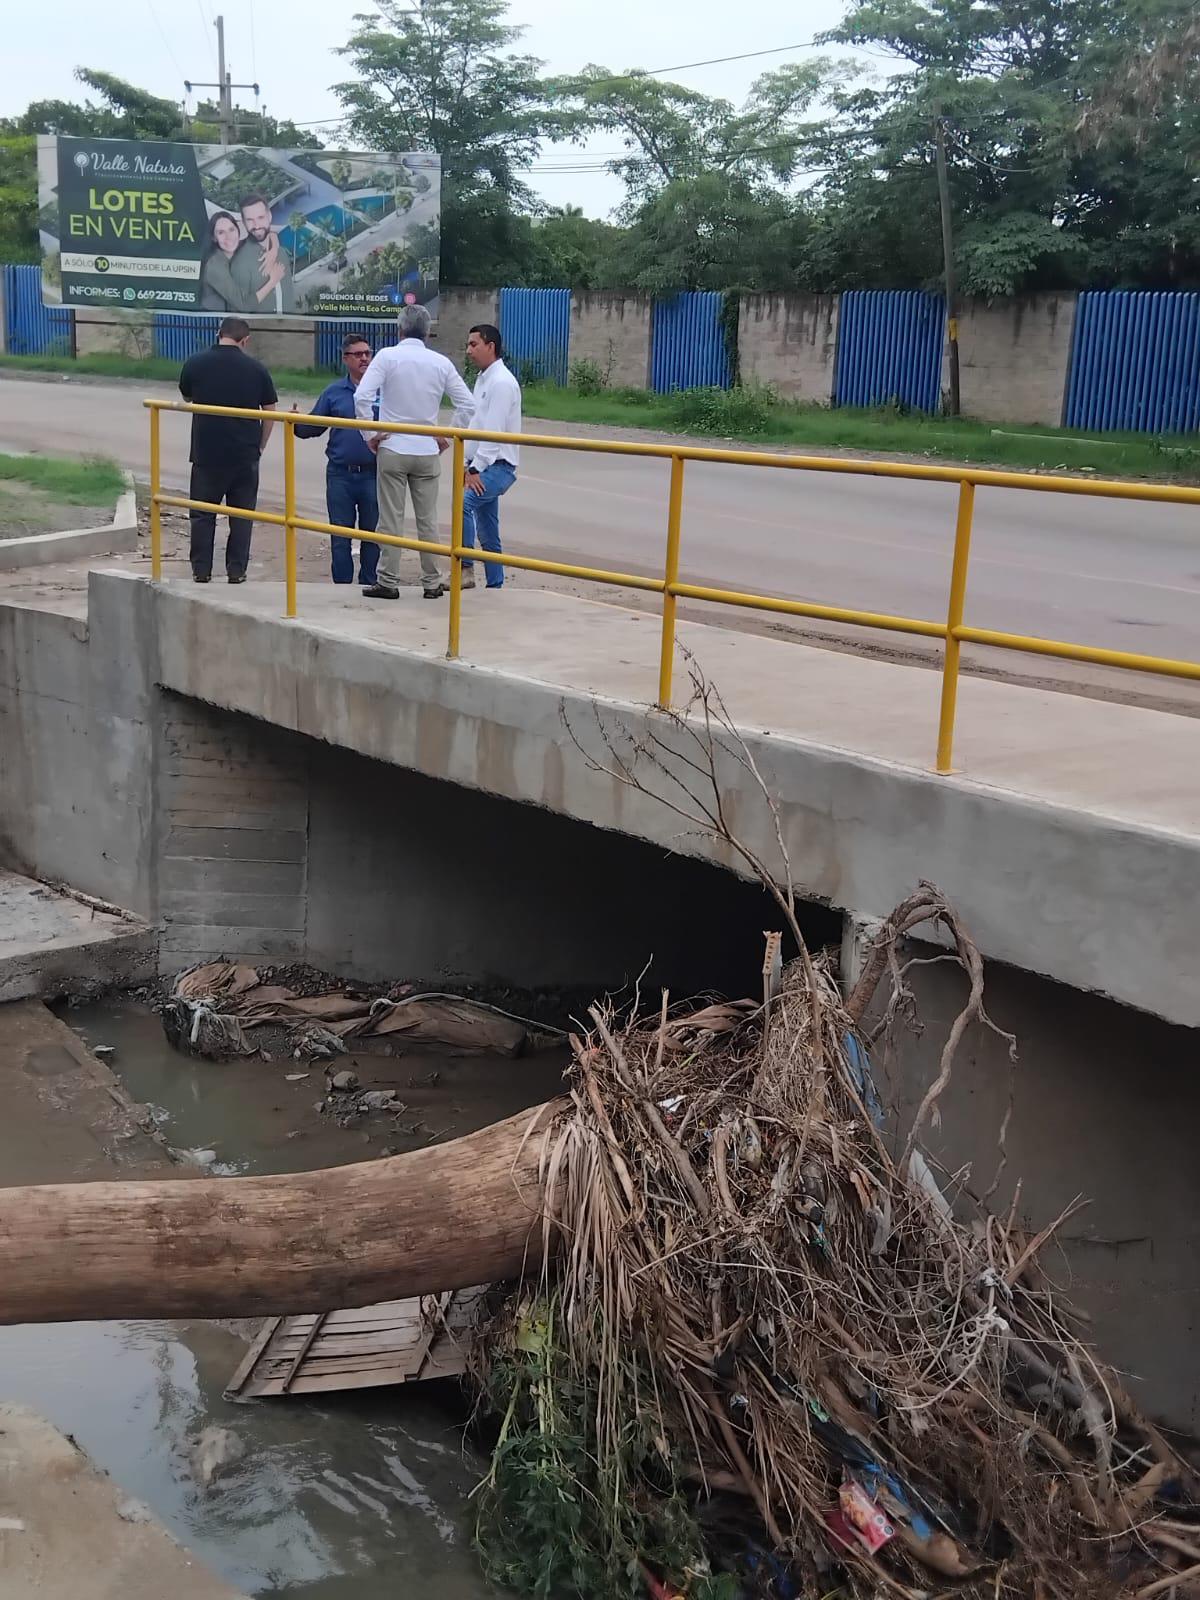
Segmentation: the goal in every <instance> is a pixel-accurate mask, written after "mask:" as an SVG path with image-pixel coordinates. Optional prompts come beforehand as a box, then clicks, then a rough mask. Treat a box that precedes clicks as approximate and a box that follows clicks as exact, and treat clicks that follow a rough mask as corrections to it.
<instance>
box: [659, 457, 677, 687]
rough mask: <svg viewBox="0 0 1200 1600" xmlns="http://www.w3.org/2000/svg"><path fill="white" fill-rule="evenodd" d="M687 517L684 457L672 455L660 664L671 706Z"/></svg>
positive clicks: (661, 685)
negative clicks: (683, 528)
mask: <svg viewBox="0 0 1200 1600" xmlns="http://www.w3.org/2000/svg"><path fill="white" fill-rule="evenodd" d="M682 520H683V457H682V456H672V457H671V492H670V496H669V498H668V500H667V560H666V565H665V566H664V567H663V583H664V588H663V609H662V653H661V655H660V657H659V664H658V704H659V707H660V709H661V710H663V711H669V710H670V709H671V678H672V675H673V670H674V666H675V595H674V593H673V592H672V591H673V589H674V586H675V584H676V583H678V581H679V536H680V526H681V523H682Z"/></svg>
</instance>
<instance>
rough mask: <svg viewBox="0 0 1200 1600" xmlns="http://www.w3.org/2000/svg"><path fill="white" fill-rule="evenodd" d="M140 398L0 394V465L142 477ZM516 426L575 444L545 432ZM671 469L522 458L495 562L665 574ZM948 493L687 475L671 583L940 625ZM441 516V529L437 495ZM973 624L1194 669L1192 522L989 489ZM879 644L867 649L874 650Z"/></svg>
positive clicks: (180, 483)
mask: <svg viewBox="0 0 1200 1600" xmlns="http://www.w3.org/2000/svg"><path fill="white" fill-rule="evenodd" d="M150 392H157V393H160V394H169V393H171V391H170V390H168V389H167V387H166V386H164V385H132V384H100V383H92V382H80V381H78V380H71V381H70V382H61V381H47V382H31V381H29V380H27V379H24V378H22V379H8V378H4V379H0V449H2V448H4V447H5V446H6V445H7V446H9V447H15V448H20V449H26V450H45V451H48V452H53V453H62V454H71V455H79V454H86V453H88V452H95V453H102V454H105V455H110V456H112V457H114V458H115V459H117V460H118V461H120V462H122V463H123V464H124V465H125V466H127V467H128V468H130V469H131V470H132V471H133V472H135V473H136V474H138V475H139V476H141V477H144V476H145V475H146V471H147V414H146V412H145V410H144V409H143V407H142V405H141V396H142V395H143V393H150ZM292 398H298V399H300V400H301V401H304V400H305V399H306V398H307V399H309V400H311V398H312V396H308V397H305V396H295V397H293V396H291V395H288V396H287V397H286V402H287V403H290V401H291V399H292ZM527 428H529V429H531V430H537V431H540V432H543V433H557V434H562V433H566V432H569V431H571V430H570V429H568V428H566V427H564V426H561V425H559V424H554V423H544V422H540V421H530V422H528V423H527ZM162 429H163V464H164V477H165V480H166V482H167V483H168V484H170V485H172V486H174V487H176V488H178V489H179V490H181V491H182V490H184V488H185V485H186V479H187V430H188V421H187V419H186V418H185V417H183V416H169V415H168V416H164V418H163V423H162ZM575 431H581V430H578V429H576V430H575ZM588 431H593V430H588ZM690 442H694V441H690ZM297 461H298V467H299V472H298V476H299V485H298V499H299V502H300V504H301V506H302V507H303V508H304V509H305V510H307V511H308V512H309V513H310V514H311V515H313V516H316V517H324V515H325V511H324V492H323V472H324V455H323V448H322V445H321V443H320V442H319V441H316V440H314V441H299V442H298V444H297ZM668 470H669V469H668V464H667V463H666V462H665V461H657V460H641V459H637V458H633V457H624V458H617V457H608V456H603V455H597V454H583V453H579V452H568V451H559V450H533V449H527V450H526V452H525V454H524V456H523V459H522V463H521V474H520V478H519V481H518V483H517V486H516V488H514V489H513V490H512V491H511V492H510V494H509V495H508V496H507V498H506V499H505V502H504V512H503V527H504V535H505V542H506V546H507V547H508V548H510V549H512V550H514V551H520V552H523V553H529V554H539V555H547V556H551V555H552V556H555V557H558V558H560V559H564V560H569V561H573V562H577V563H579V564H580V565H584V566H603V567H607V568H614V569H619V570H622V571H627V572H637V573H645V572H658V571H661V561H662V552H663V546H664V530H665V525H666V498H667V478H668ZM956 495H957V490H956V488H955V486H953V485H949V484H932V483H919V482H897V481H894V480H887V479H882V478H871V477H851V476H846V475H837V476H834V475H832V474H830V475H825V474H819V473H805V474H793V473H790V472H781V471H776V470H770V469H765V468H751V467H731V466H723V465H717V464H709V463H699V462H694V463H689V464H688V467H687V475H686V480H685V496H684V538H683V560H682V574H681V575H682V576H683V578H684V579H685V581H690V582H694V583H700V584H706V585H712V586H715V587H722V588H732V589H743V590H753V589H757V590H759V591H761V592H765V593H768V594H779V595H791V596H795V597H800V598H804V599H808V600H813V601H816V602H819V603H823V604H828V605H841V606H852V607H855V608H859V609H863V610H870V611H880V612H890V613H893V614H904V615H908V616H913V617H926V618H941V617H944V616H945V609H946V596H947V585H948V581H949V571H950V556H951V551H952V547H953V538H954V513H955V503H956ZM261 503H263V504H264V505H266V504H269V503H271V504H281V503H282V450H281V447H280V444H279V441H278V438H276V439H274V440H272V442H271V445H270V447H269V451H268V460H267V464H266V467H265V470H264V475H263V484H262V502H261ZM442 511H443V516H444V517H447V518H448V514H449V495H448V493H446V494H444V495H443V500H442ZM260 537H261V535H260ZM966 614H967V620H968V621H969V622H971V623H973V624H974V625H975V626H978V627H988V628H999V629H1006V630H1009V631H1012V632H1017V633H1025V634H1037V635H1042V636H1045V637H1050V638H1058V639H1067V640H1075V641H1079V642H1081V643H1087V644H1092V645H1100V646H1106V647H1109V648H1115V649H1123V650H1131V651H1139V652H1145V653H1146V654H1150V655H1159V656H1171V657H1177V658H1182V659H1187V660H1200V510H1192V509H1191V508H1188V507H1183V506H1167V505H1151V504H1139V503H1136V502H1132V501H1130V502H1125V501H1119V500H1100V499H1082V498H1077V497H1075V496H1070V495H1054V494H1029V493H1022V492H1016V491H1011V490H1009V491H1005V490H998V489H981V490H979V491H978V493H977V496H976V515H975V535H974V546H973V557H972V563H971V575H970V586H969V591H968V597H967V612H966ZM885 637H891V636H883V635H873V636H872V638H873V640H874V641H875V642H877V643H881V642H883V640H884V638H885ZM900 644H901V646H902V647H903V648H908V644H907V643H906V642H904V641H900ZM992 659H993V660H995V659H996V655H995V653H992ZM1005 659H1006V660H1007V661H1011V662H1012V663H1013V665H1014V668H1015V669H1016V670H1017V671H1018V672H1019V673H1021V674H1024V675H1029V673H1031V672H1037V673H1041V672H1042V671H1043V668H1042V667H1041V666H1040V665H1039V664H1038V663H1037V660H1036V658H1031V657H1024V658H1013V657H1006V658H1005ZM1044 670H1045V673H1046V675H1047V676H1050V677H1064V676H1065V677H1066V678H1068V679H1070V678H1071V676H1072V673H1074V675H1075V678H1076V681H1079V678H1080V677H1082V678H1084V679H1087V680H1088V681H1091V682H1095V683H1099V684H1102V685H1107V686H1109V687H1111V686H1112V685H1113V684H1114V683H1115V682H1116V681H1117V679H1116V676H1115V675H1113V674H1108V673H1097V672H1094V671H1093V670H1092V669H1069V668H1065V667H1061V666H1059V665H1058V664H1057V663H1056V664H1053V665H1050V664H1047V666H1046V668H1045V669H1044ZM1120 676H1121V680H1122V681H1123V682H1125V683H1128V684H1129V685H1130V686H1131V689H1132V690H1134V692H1135V693H1136V692H1137V691H1141V692H1151V693H1157V692H1158V691H1159V690H1160V689H1161V690H1162V691H1163V693H1164V697H1165V698H1166V699H1167V700H1168V701H1175V702H1178V703H1180V704H1181V706H1182V705H1186V704H1188V703H1189V702H1196V701H1198V700H1200V693H1198V691H1197V688H1196V685H1195V684H1194V683H1192V684H1187V683H1183V682H1179V681H1176V682H1174V683H1169V682H1167V681H1165V680H1162V679H1154V680H1150V679H1147V678H1145V677H1137V678H1135V677H1134V676H1133V675H1127V674H1122V675H1120Z"/></svg>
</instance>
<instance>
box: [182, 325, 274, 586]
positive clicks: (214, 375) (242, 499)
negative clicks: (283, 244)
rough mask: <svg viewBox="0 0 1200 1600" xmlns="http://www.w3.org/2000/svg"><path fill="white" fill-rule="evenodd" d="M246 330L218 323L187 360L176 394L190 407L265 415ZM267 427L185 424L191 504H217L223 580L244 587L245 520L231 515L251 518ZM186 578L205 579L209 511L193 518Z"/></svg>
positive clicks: (209, 421)
mask: <svg viewBox="0 0 1200 1600" xmlns="http://www.w3.org/2000/svg"><path fill="white" fill-rule="evenodd" d="M249 340H250V324H249V323H248V322H244V321H243V320H242V318H241V317H226V318H225V320H224V322H222V324H221V327H220V330H219V332H218V336H217V342H216V344H215V345H213V347H212V349H211V350H204V351H202V352H201V354H200V355H197V356H190V357H189V358H188V360H187V361H185V362H184V364H183V371H182V372H181V373H180V374H179V392H180V394H181V395H182V396H183V398H184V399H185V400H191V401H192V402H193V403H194V404H195V405H198V406H239V407H242V408H244V409H246V410H254V411H260V410H267V409H269V408H270V407H271V406H273V405H275V404H276V400H277V396H276V394H275V385H274V384H273V383H272V382H271V374H270V373H269V372H268V371H267V369H266V367H264V366H263V364H262V362H261V361H256V360H255V359H254V357H253V356H251V355H247V354H246V345H247V344H248V343H249ZM272 426H273V424H272V423H270V422H255V421H253V420H252V419H251V418H250V417H204V416H194V417H193V418H192V454H191V462H192V486H191V489H190V490H189V491H188V498H189V499H191V500H207V501H209V503H210V504H212V505H220V504H221V502H222V501H224V503H225V504H226V505H227V506H229V507H231V508H233V509H231V511H230V514H229V539H228V541H227V542H226V545H225V573H226V576H227V577H228V579H229V581H230V583H245V581H246V568H247V566H249V564H250V531H251V529H252V528H253V526H254V521H253V518H251V517H249V516H238V515H236V514H235V512H237V511H246V512H249V511H253V510H254V508H255V506H256V505H257V504H258V460H259V457H260V456H261V455H262V453H263V451H264V450H265V449H266V447H267V440H268V439H269V438H270V436H271V428H272ZM191 521H192V577H193V578H194V579H195V580H196V582H197V583H207V582H208V581H209V579H210V578H211V577H212V565H213V540H214V538H215V536H216V531H217V515H216V512H215V511H193V512H192V513H191Z"/></svg>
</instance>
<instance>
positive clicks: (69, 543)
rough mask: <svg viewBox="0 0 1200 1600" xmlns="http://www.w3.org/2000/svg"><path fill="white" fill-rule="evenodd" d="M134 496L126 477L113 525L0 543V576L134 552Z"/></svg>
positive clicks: (135, 524)
mask: <svg viewBox="0 0 1200 1600" xmlns="http://www.w3.org/2000/svg"><path fill="white" fill-rule="evenodd" d="M137 536H138V521H137V496H136V494H135V493H134V487H133V476H132V474H131V473H128V472H127V473H126V474H125V488H124V489H123V490H122V492H121V496H120V498H119V499H118V501H117V505H116V509H115V510H114V512H113V517H112V521H111V522H108V523H105V524H103V525H102V526H100V527H99V528H65V529H63V531H62V532H60V533H30V534H26V535H25V537H24V538H21V539H0V572H16V571H18V570H19V569H21V568H22V567H47V566H51V565H53V564H54V563H55V562H60V561H78V560H79V559H80V558H81V557H83V556H108V555H116V554H118V553H119V552H121V551H125V550H136V549H137Z"/></svg>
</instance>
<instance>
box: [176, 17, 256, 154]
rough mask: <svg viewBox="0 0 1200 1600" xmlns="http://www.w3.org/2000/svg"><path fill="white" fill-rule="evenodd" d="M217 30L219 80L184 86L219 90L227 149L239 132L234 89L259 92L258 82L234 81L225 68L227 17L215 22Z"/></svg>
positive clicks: (219, 118)
mask: <svg viewBox="0 0 1200 1600" xmlns="http://www.w3.org/2000/svg"><path fill="white" fill-rule="evenodd" d="M213 27H214V28H216V30H217V80H218V81H217V82H216V83H192V82H190V81H185V83H184V85H183V87H184V88H185V89H186V90H187V92H188V94H191V92H192V90H193V89H215V90H216V91H217V122H218V124H219V126H220V129H221V148H222V149H225V148H227V147H228V146H229V145H230V144H232V143H233V142H234V138H235V137H236V134H237V123H236V121H235V119H234V114H233V91H234V90H235V89H253V90H254V93H255V95H257V94H258V92H259V91H258V84H256V83H234V82H233V81H232V79H231V77H230V75H229V73H228V72H227V71H226V70H225V18H224V17H218V18H217V19H216V21H215V22H214V23H213Z"/></svg>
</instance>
